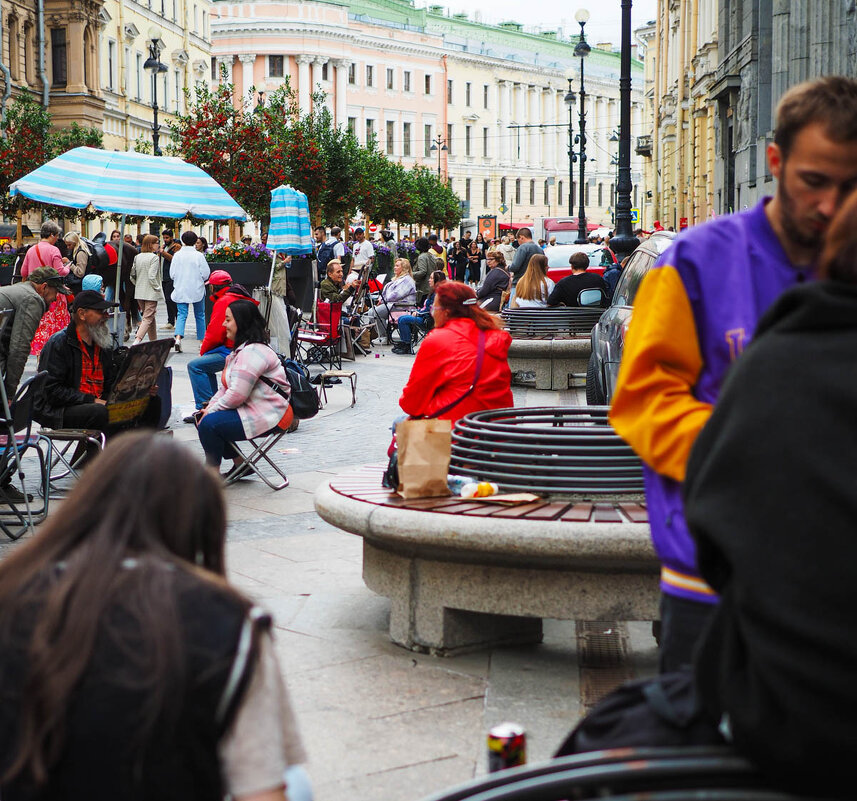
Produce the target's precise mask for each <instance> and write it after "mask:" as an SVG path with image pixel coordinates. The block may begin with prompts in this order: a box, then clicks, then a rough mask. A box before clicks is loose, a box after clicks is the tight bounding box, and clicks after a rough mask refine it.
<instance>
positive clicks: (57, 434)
mask: <svg viewBox="0 0 857 801" xmlns="http://www.w3.org/2000/svg"><path fill="white" fill-rule="evenodd" d="M40 433H41V435H42V436H43V437H45V439H46V440H47V441H48V442H49V443H50V451H49V454H48V471H49V473H50V482H49V490H50V493H51V496H52V497H54V498H56V497H60V496H61V495H62V494H63V493H64V492H65V489H64V488H62V487H57V486H56V483H57V482H59V481H62V480H63V479H64V478H69V477H71V478H74V479H75V480H76V479H78V478H80V472H79V470H80V469H81V467H82V462H83V460H84V459H85V456H86V452H85V451H82V452H81V453H80V454H79V455H78V456H77V458H74V453H75V451H76V450H77V446H78V444H79V443H85V444H86V445H92V446H93V447H95V448H98V450H99V451H103V450H104V446H105V444H106V442H107V440H106V438H105V436H104V432H103V431H98V430H95V429H82V428H43V429H42V430H41V432H40ZM72 448H74V449H75V451H72V453H71V454H69V451H70V450H71V449H72Z"/></svg>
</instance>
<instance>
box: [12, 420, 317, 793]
mask: <svg viewBox="0 0 857 801" xmlns="http://www.w3.org/2000/svg"><path fill="white" fill-rule="evenodd" d="M105 487H109V488H110V490H109V492H105ZM176 498H180V499H181V503H176ZM129 499H130V500H129ZM225 536H226V515H225V510H224V504H223V496H222V494H221V491H220V489H219V487H218V485H217V481H216V480H215V479H214V478H213V477H212V476H211V474H210V472H209V471H207V470H206V469H205V468H203V467H202V465H200V464H199V462H198V461H197V460H196V459H195V458H194V457H193V454H192V453H191V452H190V451H189V450H188V449H187V448H186V447H184V446H183V445H181V444H180V443H176V442H173V441H172V440H170V439H167V438H165V437H153V436H151V435H149V434H143V433H138V434H125V435H122V436H120V437H117V438H116V440H114V441H112V442H111V443H110V444H109V445H108V446H107V448H106V450H105V451H104V453H103V454H101V455H100V456H98V457H97V458H96V459H95V460H94V461H93V463H92V465H91V467H90V468H89V469H88V471H87V472H86V474H85V475H84V476H83V478H82V479H81V481H80V483H79V484H78V485H77V487H76V488H75V489H74V491H73V493H72V495H71V497H70V498H69V503H68V505H67V506H66V507H65V508H64V510H63V512H62V514H60V515H55V516H53V517H51V518H50V519H49V520H48V521H47V522H45V523H44V524H43V525H42V526H41V527H40V529H39V532H38V534H37V535H36V536H35V537H34V538H33V539H31V540H29V541H28V542H26V543H22V545H21V546H19V547H18V548H16V549H15V551H14V552H12V553H11V554H10V555H8V556H7V557H6V558H5V559H4V560H3V562H2V563H0V678H2V682H0V694H2V702H0V794H2V796H3V799H4V801H19V799H35V798H69V799H71V798H86V799H120V798H135V799H141V800H142V801H148V800H149V799H151V800H152V801H154V799H171V800H174V801H179V799H182V800H184V799H200V800H201V799H212V801H214V800H215V799H221V798H223V797H224V795H226V794H227V793H229V794H231V795H232V796H233V797H234V798H236V799H249V798H252V799H254V800H260V799H265V800H266V801H274V799H279V800H280V801H284V798H285V795H284V782H283V772H284V770H285V769H286V767H287V765H289V764H292V765H296V764H297V763H300V762H302V761H304V758H305V757H304V755H303V749H302V747H301V744H300V738H299V735H298V733H297V728H296V726H295V722H294V718H293V716H292V713H291V708H290V705H289V702H288V695H287V693H286V689H285V686H284V685H283V683H282V679H281V673H280V669H279V666H278V665H277V660H276V656H275V653H274V650H273V644H272V642H271V639H270V633H269V632H270V619H269V618H268V617H267V616H266V615H265V614H264V613H263V612H262V611H261V610H259V609H258V608H254V607H253V605H252V602H251V601H250V600H249V599H247V598H246V597H244V596H243V595H242V594H241V593H239V592H238V591H237V590H236V589H234V588H233V587H232V586H231V585H230V584H229V583H228V582H227V581H226V578H225V566H224V541H225ZM268 738H273V741H270V740H268ZM249 740H252V741H253V742H252V743H251V742H250V741H249ZM269 745H270V746H272V747H268V746H269Z"/></svg>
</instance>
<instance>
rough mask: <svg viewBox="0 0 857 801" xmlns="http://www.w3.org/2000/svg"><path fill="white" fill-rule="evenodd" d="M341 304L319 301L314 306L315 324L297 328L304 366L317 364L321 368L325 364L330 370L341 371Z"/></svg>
mask: <svg viewBox="0 0 857 801" xmlns="http://www.w3.org/2000/svg"><path fill="white" fill-rule="evenodd" d="M341 321H342V304H341V303H327V302H326V301H319V302H318V303H317V304H316V323H315V325H312V324H311V323H307V324H306V327H305V328H298V336H297V340H298V346H299V348H300V349H301V354H302V358H303V361H304V363H305V364H319V365H321V366H322V367H323V366H324V363H325V362H327V363H328V365H329V368H328V369H330V370H333V369H334V365H336V368H335V369H338V370H341V369H342V355H341V353H340V347H341V342H342V331H341V328H340V323H341Z"/></svg>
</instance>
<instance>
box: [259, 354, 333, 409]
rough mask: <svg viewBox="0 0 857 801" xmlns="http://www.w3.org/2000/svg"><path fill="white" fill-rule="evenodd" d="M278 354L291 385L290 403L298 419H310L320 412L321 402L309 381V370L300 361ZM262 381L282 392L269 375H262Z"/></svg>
mask: <svg viewBox="0 0 857 801" xmlns="http://www.w3.org/2000/svg"><path fill="white" fill-rule="evenodd" d="M277 356H278V358H279V359H280V364H282V365H283V369H284V370H285V371H286V378H287V379H288V381H289V386H290V387H291V393H290V394H289V405H290V406H291V407H292V412H293V413H294V415H295V417H297V419H298V420H309V418H310V417H315V416H316V415H317V414H318V410H319V408H320V404H319V401H318V394H317V393H316V391H315V390H314V389H313V386H312V384H310V382H309V370H307V369H306V367H304V366H303V365H302V364H301V363H300V362H298V361H295V360H294V359H290V358H288V357H287V356H283V354H282V353H278V354H277ZM262 381H264V382H265V383H266V384H267V385H268V386H269V387H271V388H272V389H274V390H276V391H277V392H280V389H279V387H278V386H277V384H275V383H274V382H273V381H271V379H270V378H268V377H267V376H262ZM280 394H282V393H280Z"/></svg>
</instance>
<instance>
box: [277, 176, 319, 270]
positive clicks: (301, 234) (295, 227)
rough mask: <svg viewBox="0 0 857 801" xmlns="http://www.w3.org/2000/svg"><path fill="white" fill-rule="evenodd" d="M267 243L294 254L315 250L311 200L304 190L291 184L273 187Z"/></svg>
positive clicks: (299, 254) (298, 254)
mask: <svg viewBox="0 0 857 801" xmlns="http://www.w3.org/2000/svg"><path fill="white" fill-rule="evenodd" d="M267 246H268V248H270V249H271V250H279V251H282V252H285V253H288V254H290V255H292V256H302V255H307V254H309V253H312V229H311V227H310V222H309V203H308V202H307V198H306V195H305V194H304V193H303V192H298V190H297V189H292V188H291V187H290V186H278V187H277V188H276V189H272V190H271V227H270V228H269V229H268V244H267Z"/></svg>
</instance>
